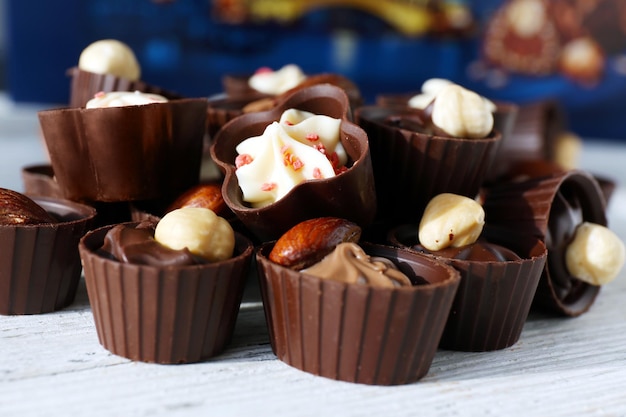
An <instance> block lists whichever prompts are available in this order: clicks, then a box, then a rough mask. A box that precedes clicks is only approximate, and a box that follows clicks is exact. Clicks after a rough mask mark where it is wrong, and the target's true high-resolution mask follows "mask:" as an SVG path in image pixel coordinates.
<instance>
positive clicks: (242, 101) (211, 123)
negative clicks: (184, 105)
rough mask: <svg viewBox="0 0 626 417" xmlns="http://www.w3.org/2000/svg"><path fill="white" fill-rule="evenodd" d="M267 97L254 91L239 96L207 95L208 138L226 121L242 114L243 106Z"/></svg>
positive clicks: (213, 135)
mask: <svg viewBox="0 0 626 417" xmlns="http://www.w3.org/2000/svg"><path fill="white" fill-rule="evenodd" d="M268 97H269V96H268V95H266V94H261V93H254V92H251V93H250V94H247V95H239V96H229V95H225V94H218V95H215V96H212V97H209V100H208V101H209V103H208V108H207V132H208V134H209V138H213V137H215V135H216V134H217V132H218V131H219V130H220V129H221V128H222V126H224V125H225V124H226V123H227V122H229V121H231V120H232V119H234V118H235V117H238V116H241V115H242V114H244V108H245V107H246V106H247V105H248V104H250V103H253V102H255V101H258V100H263V99H266V98H268Z"/></svg>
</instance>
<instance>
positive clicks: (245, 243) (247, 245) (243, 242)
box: [78, 222, 255, 271]
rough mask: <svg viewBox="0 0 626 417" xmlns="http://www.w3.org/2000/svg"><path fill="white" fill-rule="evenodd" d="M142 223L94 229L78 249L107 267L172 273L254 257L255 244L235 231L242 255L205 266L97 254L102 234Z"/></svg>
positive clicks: (80, 243)
mask: <svg viewBox="0 0 626 417" xmlns="http://www.w3.org/2000/svg"><path fill="white" fill-rule="evenodd" d="M139 223H140V222H124V223H117V224H108V225H105V226H101V227H98V228H97V229H93V230H90V231H89V232H88V233H86V234H85V235H84V236H83V237H82V238H81V239H80V241H79V243H78V247H79V250H80V253H81V256H82V254H83V253H85V254H88V256H96V257H98V258H99V259H101V260H102V261H103V262H104V264H105V265H112V264H114V265H120V267H121V268H133V269H152V270H156V269H158V270H165V269H167V270H172V271H187V270H196V269H209V268H215V267H218V266H221V265H225V264H230V263H237V262H242V261H243V260H244V259H245V258H246V257H248V256H250V257H251V256H253V255H254V253H253V252H254V248H255V247H254V244H253V242H252V240H250V238H248V237H247V236H245V235H243V234H242V233H239V232H237V231H235V232H234V233H235V248H237V246H238V245H239V246H241V247H242V248H244V249H243V250H242V251H241V253H235V255H234V256H233V257H231V258H228V259H225V260H223V261H218V262H209V263H205V264H197V265H178V266H177V265H174V266H167V267H163V266H156V265H145V264H135V263H129V262H120V261H118V260H116V259H111V258H107V257H105V256H102V255H100V254H98V253H97V251H98V249H99V248H100V246H101V245H102V243H104V240H102V241H100V239H97V240H96V238H97V236H98V235H100V234H102V238H103V239H104V236H105V235H106V232H107V231H109V230H110V229H112V228H113V227H115V226H118V225H129V226H133V225H137V224H139ZM92 240H96V241H95V242H94V243H93V244H94V245H95V244H96V243H98V244H100V246H98V247H97V248H95V249H94V248H93V245H91V244H90V243H91V241H92Z"/></svg>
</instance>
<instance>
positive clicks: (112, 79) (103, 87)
mask: <svg viewBox="0 0 626 417" xmlns="http://www.w3.org/2000/svg"><path fill="white" fill-rule="evenodd" d="M67 75H69V76H70V77H71V82H70V102H69V107H85V105H86V104H87V102H88V101H89V100H91V99H92V98H93V97H94V95H95V94H96V93H99V92H105V93H109V92H111V91H141V92H142V93H151V94H159V95H162V96H164V97H165V98H167V99H168V100H177V99H181V98H184V97H183V96H182V95H180V94H178V93H175V92H173V91H168V90H166V89H164V88H161V87H158V86H155V85H151V84H148V83H146V82H144V81H142V80H136V81H132V80H129V79H126V78H121V77H117V76H115V75H111V74H97V73H95V72H90V71H84V70H81V69H79V68H78V67H72V68H70V69H69V70H67Z"/></svg>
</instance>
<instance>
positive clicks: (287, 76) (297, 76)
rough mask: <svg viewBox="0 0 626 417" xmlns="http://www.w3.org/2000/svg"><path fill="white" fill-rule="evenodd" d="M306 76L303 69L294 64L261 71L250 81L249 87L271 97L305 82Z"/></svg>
mask: <svg viewBox="0 0 626 417" xmlns="http://www.w3.org/2000/svg"><path fill="white" fill-rule="evenodd" d="M305 78H306V75H305V74H304V73H303V72H302V69H300V67H298V66H297V65H294V64H288V65H285V66H284V67H282V68H280V69H278V70H276V71H272V70H271V69H260V70H258V71H257V72H256V73H255V74H254V75H252V76H251V77H250V79H249V80H248V85H249V86H250V87H252V88H254V89H255V90H257V91H259V92H261V93H264V94H271V95H278V94H282V93H284V92H285V91H287V90H290V89H292V88H294V87H296V86H297V85H298V84H300V83H301V82H302V81H304V80H305Z"/></svg>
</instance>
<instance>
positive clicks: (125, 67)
mask: <svg viewBox="0 0 626 417" xmlns="http://www.w3.org/2000/svg"><path fill="white" fill-rule="evenodd" d="M78 68H80V69H81V70H83V71H88V72H94V73H96V74H111V75H114V76H116V77H120V78H125V79H128V80H131V81H137V80H138V79H139V77H140V76H141V68H140V66H139V62H137V58H136V57H135V54H134V52H133V51H132V49H130V47H129V46H128V45H126V44H125V43H123V42H120V41H118V40H115V39H103V40H99V41H96V42H94V43H92V44H90V45H89V46H87V47H86V48H85V49H84V50H83V52H82V53H81V54H80V57H79V58H78Z"/></svg>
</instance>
